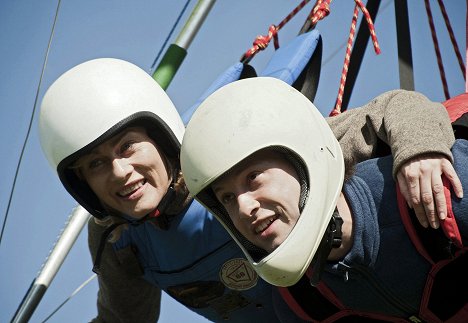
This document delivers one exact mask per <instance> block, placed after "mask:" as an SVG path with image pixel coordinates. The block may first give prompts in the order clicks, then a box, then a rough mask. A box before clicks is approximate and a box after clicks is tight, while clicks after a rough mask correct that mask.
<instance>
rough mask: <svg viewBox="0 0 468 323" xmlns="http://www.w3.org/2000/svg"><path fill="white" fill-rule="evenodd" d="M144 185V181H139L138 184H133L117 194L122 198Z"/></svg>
mask: <svg viewBox="0 0 468 323" xmlns="http://www.w3.org/2000/svg"><path fill="white" fill-rule="evenodd" d="M144 183H145V182H144V181H140V182H138V183H135V184H133V185H132V186H129V187H126V188H125V189H123V190H121V191H120V192H119V195H120V196H122V197H124V196H127V195H128V194H130V193H132V192H133V191H136V190H137V189H139V188H140V187H142V186H143V184H144Z"/></svg>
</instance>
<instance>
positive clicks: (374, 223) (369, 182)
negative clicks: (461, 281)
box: [323, 140, 468, 318]
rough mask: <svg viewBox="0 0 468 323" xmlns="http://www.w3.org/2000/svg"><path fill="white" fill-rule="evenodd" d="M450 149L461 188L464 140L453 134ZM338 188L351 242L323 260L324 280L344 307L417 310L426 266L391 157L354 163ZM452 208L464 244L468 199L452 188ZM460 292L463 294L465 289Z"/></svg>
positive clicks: (467, 173)
mask: <svg viewBox="0 0 468 323" xmlns="http://www.w3.org/2000/svg"><path fill="white" fill-rule="evenodd" d="M452 153H453V156H454V166H455V170H456V172H457V174H458V176H459V177H460V180H461V182H462V184H463V186H464V187H465V188H466V187H468V167H467V165H466V164H467V160H468V141H466V140H457V141H456V143H455V145H454V146H453V148H452ZM343 192H344V194H345V196H346V198H347V200H348V202H349V204H350V207H351V209H352V212H353V230H354V232H353V235H354V242H353V247H352V249H351V250H350V251H349V253H348V254H347V255H346V256H345V258H344V259H343V260H342V261H340V262H338V263H333V264H329V265H328V267H327V270H326V272H325V273H324V275H323V281H324V282H325V283H326V284H327V285H328V286H329V287H330V288H331V289H332V290H333V292H334V293H335V294H336V296H337V297H338V298H339V299H340V300H341V301H342V302H343V303H344V305H346V306H347V307H350V308H353V309H356V310H360V311H370V312H380V313H383V314H386V315H392V316H398V317H402V318H409V317H410V316H411V315H414V314H417V313H418V311H419V306H420V304H421V297H422V295H423V288H424V286H425V283H426V278H427V275H428V272H429V270H430V267H431V266H430V264H429V263H428V262H427V261H426V260H425V259H423V257H422V256H421V255H420V254H419V253H418V252H417V250H416V248H415V247H414V245H413V243H412V242H411V240H410V238H409V236H408V234H407V232H406V231H405V228H404V226H403V223H402V221H401V218H400V212H399V209H398V205H397V203H396V183H395V181H394V180H393V178H392V157H391V156H389V157H384V158H378V159H371V160H368V161H365V162H362V163H360V164H358V165H357V168H356V173H355V175H354V176H353V177H352V178H351V179H350V180H349V181H347V182H346V183H345V185H344V189H343ZM452 208H453V211H454V214H455V218H456V220H457V224H458V227H459V230H460V233H461V236H462V241H463V243H464V245H467V244H468V199H467V198H464V199H458V198H456V197H454V195H453V194H452ZM454 287H455V286H454ZM460 293H461V294H460V296H461V297H465V298H468V297H467V293H466V290H460ZM463 295H464V296H463ZM467 301H468V300H467Z"/></svg>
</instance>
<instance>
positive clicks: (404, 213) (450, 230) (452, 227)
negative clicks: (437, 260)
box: [397, 176, 463, 264]
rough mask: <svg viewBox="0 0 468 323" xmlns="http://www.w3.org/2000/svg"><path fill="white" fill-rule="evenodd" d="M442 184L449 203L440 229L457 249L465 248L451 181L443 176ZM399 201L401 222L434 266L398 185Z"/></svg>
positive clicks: (417, 246)
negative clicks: (456, 213)
mask: <svg viewBox="0 0 468 323" xmlns="http://www.w3.org/2000/svg"><path fill="white" fill-rule="evenodd" d="M442 182H443V183H444V194H445V200H446V203H447V218H446V219H445V220H443V221H440V227H441V228H442V231H444V234H445V236H446V237H448V238H449V239H450V240H451V241H452V243H453V244H454V245H455V246H456V247H458V248H463V243H462V239H461V236H460V230H459V229H458V225H457V222H456V220H455V216H454V214H453V210H452V199H451V193H450V187H451V185H450V182H449V180H448V179H447V178H446V177H445V176H442ZM397 201H398V208H399V209H400V215H401V220H402V221H403V225H404V226H405V229H406V231H407V232H408V235H409V236H410V238H411V241H412V242H413V244H414V245H415V247H416V249H417V250H418V251H419V253H420V254H421V255H422V256H423V257H424V258H426V260H427V261H429V262H430V263H431V264H434V262H433V261H432V258H431V257H430V255H429V253H428V252H427V251H426V249H425V248H424V246H423V244H422V243H421V240H420V239H418V234H417V232H416V229H415V227H414V225H413V223H412V221H411V218H410V216H411V215H410V214H409V212H408V206H407V204H406V201H405V199H404V197H403V194H401V191H400V187H399V186H398V185H397Z"/></svg>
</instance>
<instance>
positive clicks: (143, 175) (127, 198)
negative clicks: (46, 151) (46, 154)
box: [75, 127, 171, 219]
mask: <svg viewBox="0 0 468 323" xmlns="http://www.w3.org/2000/svg"><path fill="white" fill-rule="evenodd" d="M75 165H76V167H77V168H78V170H77V171H78V172H79V174H80V176H81V177H82V178H83V179H84V180H85V181H86V182H87V183H88V185H89V186H90V187H91V189H92V190H93V192H94V193H95V194H96V195H97V197H98V198H99V200H100V201H101V203H102V204H104V205H106V206H107V207H110V208H111V209H113V210H116V211H118V212H120V213H122V214H126V215H129V216H131V217H134V218H137V219H138V218H142V217H144V216H145V215H146V214H148V213H149V212H151V211H153V210H154V209H155V208H156V207H157V206H158V204H159V202H160V201H161V199H162V197H163V196H164V195H165V194H166V191H167V189H168V187H169V184H170V181H171V178H170V177H169V175H168V171H167V167H166V163H165V160H164V157H163V156H162V152H161V151H160V150H159V148H158V146H157V145H156V144H155V143H154V141H153V140H152V139H151V138H150V137H149V136H148V135H147V133H146V131H145V129H144V128H142V127H132V128H128V129H126V130H124V131H123V132H121V133H119V134H117V135H116V136H114V137H112V138H111V139H109V140H107V141H105V142H104V143H102V144H101V145H99V146H98V147H96V148H95V149H93V151H91V152H90V153H89V154H87V155H85V156H83V157H81V158H80V159H79V160H78V161H77V162H76V163H75Z"/></svg>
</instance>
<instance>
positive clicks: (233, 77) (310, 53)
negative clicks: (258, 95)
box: [182, 30, 321, 124]
mask: <svg viewBox="0 0 468 323" xmlns="http://www.w3.org/2000/svg"><path fill="white" fill-rule="evenodd" d="M319 44H321V37H320V33H319V32H318V31H317V30H312V31H310V32H307V33H304V34H300V35H298V36H297V37H296V38H294V39H293V41H291V42H290V43H288V44H287V45H286V46H282V47H280V48H279V49H278V50H276V51H275V53H274V55H273V56H272V58H271V59H270V61H269V62H268V64H267V66H266V67H265V69H264V70H263V71H262V73H259V74H258V76H270V77H275V78H278V79H280V80H282V81H284V82H286V83H288V84H289V85H292V86H294V87H295V88H296V89H298V90H299V91H301V92H302V93H303V94H304V95H306V96H307V97H308V98H309V99H310V100H311V101H313V98H314V97H315V92H316V90H317V86H318V76H319V75H320V63H321V46H319ZM319 49H320V50H319ZM315 53H317V54H319V55H314V54H315ZM255 76H257V73H256V72H255V69H254V68H253V67H252V66H250V65H248V64H243V63H240V62H238V63H235V64H234V65H232V66H230V67H229V68H228V69H226V70H225V71H224V72H223V73H222V74H221V75H220V76H218V78H217V79H216V80H215V81H214V82H213V83H212V84H211V85H210V87H208V89H207V90H206V91H205V92H204V93H203V94H202V95H201V97H200V98H199V99H198V100H197V101H196V102H195V104H194V105H192V106H191V107H190V108H189V109H187V110H186V111H185V112H184V113H183V114H182V120H183V122H184V123H185V124H187V123H188V121H189V120H190V118H191V117H192V114H193V113H194V112H195V110H196V109H197V108H198V106H199V105H200V104H201V102H203V101H204V100H205V99H206V98H207V97H208V96H209V95H210V94H211V93H213V92H214V91H216V90H217V89H219V88H220V87H222V86H224V85H226V84H228V83H231V82H234V81H237V80H240V79H242V78H247V77H255Z"/></svg>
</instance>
